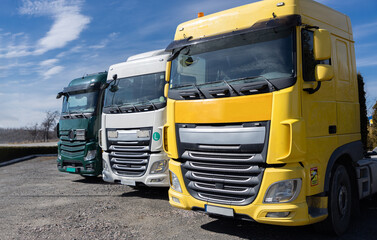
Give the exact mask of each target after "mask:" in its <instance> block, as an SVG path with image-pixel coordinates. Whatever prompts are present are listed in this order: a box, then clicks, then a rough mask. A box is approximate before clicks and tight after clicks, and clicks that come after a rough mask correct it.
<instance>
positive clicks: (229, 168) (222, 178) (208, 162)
mask: <svg viewBox="0 0 377 240" xmlns="http://www.w3.org/2000/svg"><path fill="white" fill-rule="evenodd" d="M199 154H200V155H202V156H206V158H203V159H198V158H195V159H193V158H192V157H190V156H193V155H194V154H192V153H188V154H185V155H184V156H185V157H186V158H183V159H182V160H186V161H185V162H184V163H183V164H182V171H183V174H184V179H185V184H186V187H187V189H188V191H189V192H190V193H191V194H192V195H193V196H194V197H195V198H198V199H200V200H203V201H208V202H213V203H220V204H226V205H246V204H249V203H251V202H252V201H253V200H254V199H255V197H256V195H257V193H258V190H259V187H260V183H261V180H262V175H263V172H264V168H262V167H260V166H259V165H258V164H257V163H258V161H253V160H258V159H260V158H261V157H260V155H258V154H249V155H247V154H239V155H238V154H234V153H232V154H221V155H219V154H214V153H208V152H202V153H198V152H195V156H197V155H199ZM187 157H188V158H187ZM232 157H234V158H232ZM245 159H246V160H245Z"/></svg>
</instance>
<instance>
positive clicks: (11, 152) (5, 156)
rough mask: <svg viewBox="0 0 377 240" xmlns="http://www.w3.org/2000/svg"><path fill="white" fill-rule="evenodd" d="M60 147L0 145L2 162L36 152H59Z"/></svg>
mask: <svg viewBox="0 0 377 240" xmlns="http://www.w3.org/2000/svg"><path fill="white" fill-rule="evenodd" d="M57 153H58V147H57V146H50V147H19V146H16V147H0V163H1V162H6V161H9V160H12V159H16V158H21V157H26V156H29V155H36V154H57Z"/></svg>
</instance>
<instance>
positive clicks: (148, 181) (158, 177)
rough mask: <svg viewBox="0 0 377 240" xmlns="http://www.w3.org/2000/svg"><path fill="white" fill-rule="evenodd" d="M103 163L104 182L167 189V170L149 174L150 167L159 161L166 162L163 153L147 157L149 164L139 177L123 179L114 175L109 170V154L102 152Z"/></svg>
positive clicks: (166, 158) (123, 177)
mask: <svg viewBox="0 0 377 240" xmlns="http://www.w3.org/2000/svg"><path fill="white" fill-rule="evenodd" d="M102 158H103V161H104V162H105V163H106V167H104V169H103V171H102V178H103V180H104V181H106V182H112V183H113V182H118V183H121V184H124V185H129V186H137V185H139V184H143V185H146V186H148V187H169V175H168V173H169V170H168V168H166V170H165V171H164V172H163V173H158V174H151V173H150V171H151V167H152V165H153V164H154V163H155V162H157V161H160V160H168V157H167V156H166V154H165V153H153V154H151V155H150V157H149V163H148V167H147V171H146V172H145V174H144V175H143V176H141V177H125V176H119V175H117V174H115V173H114V172H113V171H112V170H111V168H110V161H109V153H107V152H103V154H102Z"/></svg>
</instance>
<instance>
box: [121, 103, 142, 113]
mask: <svg viewBox="0 0 377 240" xmlns="http://www.w3.org/2000/svg"><path fill="white" fill-rule="evenodd" d="M127 105H130V106H131V107H132V108H133V109H134V110H135V112H139V110H138V109H137V108H136V106H135V105H134V104H132V103H126V104H123V105H120V107H125V106H127Z"/></svg>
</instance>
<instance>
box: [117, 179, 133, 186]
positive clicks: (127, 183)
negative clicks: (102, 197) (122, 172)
mask: <svg viewBox="0 0 377 240" xmlns="http://www.w3.org/2000/svg"><path fill="white" fill-rule="evenodd" d="M120 183H121V184H123V185H127V186H136V182H135V181H132V180H124V179H123V180H121V181H120Z"/></svg>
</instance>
